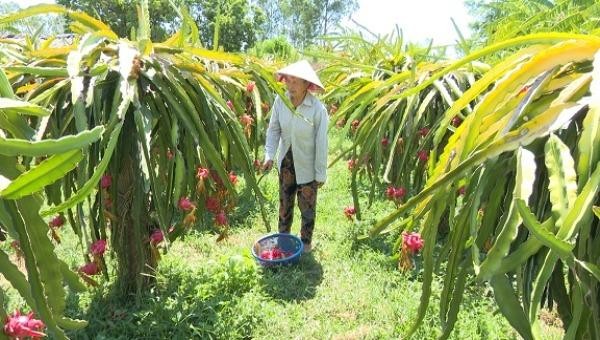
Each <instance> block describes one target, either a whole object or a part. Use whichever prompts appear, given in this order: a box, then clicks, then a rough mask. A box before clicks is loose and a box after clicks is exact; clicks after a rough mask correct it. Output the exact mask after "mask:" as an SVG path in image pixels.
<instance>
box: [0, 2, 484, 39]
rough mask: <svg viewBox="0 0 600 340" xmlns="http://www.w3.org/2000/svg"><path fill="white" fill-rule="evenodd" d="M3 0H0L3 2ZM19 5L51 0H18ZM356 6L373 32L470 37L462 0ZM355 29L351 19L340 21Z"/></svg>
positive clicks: (359, 18)
mask: <svg viewBox="0 0 600 340" xmlns="http://www.w3.org/2000/svg"><path fill="white" fill-rule="evenodd" d="M3 1H5V0H0V2H3ZM17 2H18V3H19V4H20V5H21V6H22V7H28V6H31V5H34V4H38V3H53V2H54V1H53V0H19V1H17ZM358 3H359V9H358V11H356V12H355V13H354V14H353V15H352V19H354V20H355V21H357V22H358V23H359V24H361V25H362V26H365V27H367V28H368V29H369V30H370V31H371V32H373V33H376V34H381V35H383V34H391V33H392V32H394V30H395V25H396V24H398V26H399V27H400V28H401V29H402V33H403V37H404V38H405V40H408V41H411V42H420V43H425V42H426V41H427V40H428V39H433V43H434V45H448V44H453V43H454V42H455V41H456V40H457V39H458V35H457V34H456V30H455V29H454V27H453V26H452V22H451V21H450V18H451V17H452V18H454V20H455V21H456V23H457V25H458V26H459V28H460V30H461V32H462V33H463V34H464V35H465V36H469V29H468V24H469V22H470V21H471V20H472V19H471V17H470V16H469V14H468V13H467V9H466V8H465V6H464V4H463V0H358ZM343 25H346V26H348V27H352V28H356V25H354V24H353V23H352V22H351V21H349V20H348V21H346V22H344V23H343Z"/></svg>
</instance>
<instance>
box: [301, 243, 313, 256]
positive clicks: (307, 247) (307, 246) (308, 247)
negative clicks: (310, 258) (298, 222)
mask: <svg viewBox="0 0 600 340" xmlns="http://www.w3.org/2000/svg"><path fill="white" fill-rule="evenodd" d="M312 249H313V246H312V244H306V243H305V244H304V250H303V251H302V252H303V253H305V254H307V253H310V252H311V251H312Z"/></svg>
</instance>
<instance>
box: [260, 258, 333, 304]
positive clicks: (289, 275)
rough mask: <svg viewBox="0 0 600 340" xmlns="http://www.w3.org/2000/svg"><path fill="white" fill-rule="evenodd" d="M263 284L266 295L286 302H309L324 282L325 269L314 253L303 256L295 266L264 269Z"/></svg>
mask: <svg viewBox="0 0 600 340" xmlns="http://www.w3.org/2000/svg"><path fill="white" fill-rule="evenodd" d="M263 271H264V272H263V276H262V279H261V283H262V285H263V290H264V291H265V293H266V294H267V295H268V296H270V297H272V298H274V299H279V300H284V301H302V300H309V299H312V298H313V297H314V296H315V293H316V291H317V287H318V286H319V285H320V284H321V282H322V281H323V267H322V266H321V264H320V263H319V262H318V261H317V260H316V259H315V257H314V256H313V254H312V253H309V254H303V255H302V257H301V258H300V262H299V263H298V264H297V265H295V266H282V267H274V268H264V269H263Z"/></svg>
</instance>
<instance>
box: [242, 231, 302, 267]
mask: <svg viewBox="0 0 600 340" xmlns="http://www.w3.org/2000/svg"><path fill="white" fill-rule="evenodd" d="M273 247H279V249H281V250H282V251H285V252H290V253H292V255H291V256H288V257H286V258H282V259H277V260H268V259H261V258H260V256H259V255H260V253H261V252H262V251H263V250H268V249H272V248H273ZM303 250H304V244H303V243H302V240H300V238H299V237H298V236H295V235H291V234H271V235H267V236H265V237H262V238H260V239H259V240H258V241H256V242H254V246H252V256H254V258H255V259H256V261H258V263H260V265H261V266H263V267H273V266H280V265H291V264H295V263H298V261H300V256H301V255H302V251H303Z"/></svg>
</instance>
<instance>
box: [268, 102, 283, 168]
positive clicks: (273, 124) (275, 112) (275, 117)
mask: <svg viewBox="0 0 600 340" xmlns="http://www.w3.org/2000/svg"><path fill="white" fill-rule="evenodd" d="M279 104H280V99H279V97H277V98H275V101H274V103H273V108H272V109H271V118H270V119H269V127H268V128H267V138H266V143H265V162H264V168H265V170H270V168H271V166H272V165H273V160H274V159H275V154H277V147H278V146H279V139H280V138H281V125H279V109H278V108H279ZM267 163H270V164H269V165H267Z"/></svg>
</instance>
